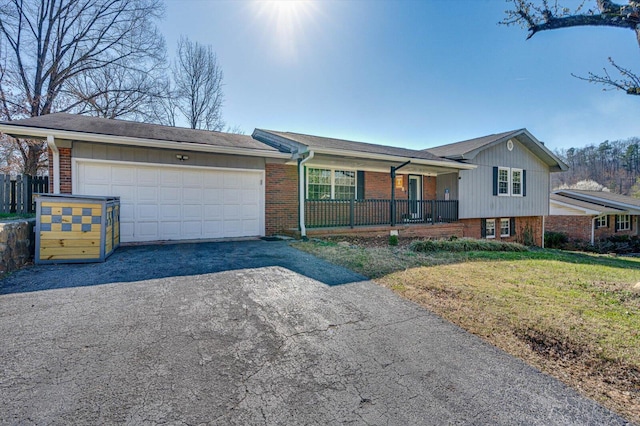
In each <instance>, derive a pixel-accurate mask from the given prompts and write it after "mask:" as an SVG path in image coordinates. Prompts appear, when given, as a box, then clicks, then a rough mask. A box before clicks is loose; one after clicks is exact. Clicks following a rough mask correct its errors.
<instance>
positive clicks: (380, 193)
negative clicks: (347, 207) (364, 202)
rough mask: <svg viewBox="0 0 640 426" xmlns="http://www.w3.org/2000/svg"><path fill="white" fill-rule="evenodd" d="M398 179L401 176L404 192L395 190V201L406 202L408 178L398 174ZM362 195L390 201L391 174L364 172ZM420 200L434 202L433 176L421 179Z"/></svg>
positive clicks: (434, 182) (407, 197)
mask: <svg viewBox="0 0 640 426" xmlns="http://www.w3.org/2000/svg"><path fill="white" fill-rule="evenodd" d="M397 176H398V177H400V176H402V179H403V186H404V190H402V189H399V188H396V199H397V200H407V199H409V176H408V175H401V174H398V175H397ZM364 195H365V198H366V199H368V200H370V199H382V200H390V199H391V173H381V172H364ZM422 199H423V200H435V199H436V178H435V177H433V176H424V177H423V178H422Z"/></svg>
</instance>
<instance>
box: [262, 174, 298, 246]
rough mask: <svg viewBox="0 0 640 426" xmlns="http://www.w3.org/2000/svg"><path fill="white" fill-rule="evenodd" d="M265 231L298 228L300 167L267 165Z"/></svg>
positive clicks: (276, 231)
mask: <svg viewBox="0 0 640 426" xmlns="http://www.w3.org/2000/svg"><path fill="white" fill-rule="evenodd" d="M265 188H266V190H265V233H266V235H274V234H279V233H282V232H285V231H287V230H291V229H295V230H297V229H298V167H297V166H287V165H285V164H266V166H265Z"/></svg>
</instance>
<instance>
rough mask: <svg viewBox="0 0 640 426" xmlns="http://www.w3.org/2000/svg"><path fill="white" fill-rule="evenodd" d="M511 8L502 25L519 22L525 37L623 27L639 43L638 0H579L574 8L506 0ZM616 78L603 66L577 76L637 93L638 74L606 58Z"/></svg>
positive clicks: (545, 0) (549, 1)
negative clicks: (599, 70)
mask: <svg viewBox="0 0 640 426" xmlns="http://www.w3.org/2000/svg"><path fill="white" fill-rule="evenodd" d="M507 1H508V2H509V3H511V4H512V7H511V8H510V9H509V10H507V12H506V13H507V17H506V18H505V19H504V20H503V21H502V23H503V24H506V25H521V26H522V27H524V28H526V29H527V30H528V31H529V35H528V36H527V39H529V38H531V37H533V36H534V35H535V34H537V33H539V32H541V31H548V30H556V29H560V28H570V27H583V26H605V27H614V28H626V29H629V30H631V31H633V32H634V33H635V37H636V40H637V41H638V45H639V46H640V1H637V0H629V1H628V2H627V3H626V4H618V3H614V2H612V1H610V0H583V1H582V2H580V3H579V4H578V6H577V7H576V8H575V9H571V8H568V7H566V6H563V5H562V4H561V3H562V2H561V1H559V0H538V1H529V0H507ZM609 62H610V63H611V65H612V67H613V69H614V70H615V71H616V72H617V73H618V74H619V77H617V78H613V77H611V76H610V74H609V72H608V71H607V70H606V69H605V70H604V74H602V75H599V74H596V73H591V72H590V73H589V74H588V76H587V77H579V76H577V77H578V78H580V79H582V80H586V81H589V82H592V83H598V84H603V85H604V86H605V89H606V88H609V89H619V90H624V91H625V92H627V93H628V94H630V95H640V76H638V75H637V74H634V73H633V72H631V70H630V69H628V68H626V67H623V66H620V65H618V64H616V63H615V62H614V60H613V59H611V58H609Z"/></svg>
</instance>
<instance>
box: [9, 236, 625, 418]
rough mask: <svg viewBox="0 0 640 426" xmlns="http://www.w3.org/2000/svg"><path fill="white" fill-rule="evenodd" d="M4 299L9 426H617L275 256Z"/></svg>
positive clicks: (79, 282)
mask: <svg viewBox="0 0 640 426" xmlns="http://www.w3.org/2000/svg"><path fill="white" fill-rule="evenodd" d="M0 292H1V293H3V294H2V295H0V342H2V343H1V344H0V394H1V395H2V400H1V403H0V423H2V424H103V423H127V424H159V423H163V424H225V425H226V424H233V425H235V424H237V425H241V424H242V425H245V424H292V425H293V424H295V425H302V424H323V425H324V424H343V423H353V424H376V425H378V424H394V425H414V424H422V425H444V424H492V425H493V424H526V425H569V424H579V425H586V424H593V425H606V424H625V422H624V421H623V420H622V419H621V418H619V417H617V416H615V415H614V414H612V413H610V412H609V411H607V410H605V409H604V408H602V407H601V406H599V405H597V404H596V403H594V402H592V401H590V400H587V399H584V398H582V397H580V396H579V395H577V394H576V393H575V392H573V391H572V390H570V389H568V388H567V387H565V386H564V385H562V384H561V383H559V382H558V381H556V380H554V379H552V378H550V377H548V376H546V375H544V374H541V373H540V372H538V371H537V370H534V369H533V368H530V367H528V366H526V365H525V364H523V363H522V362H520V361H518V360H516V359H514V358H512V357H510V356H508V355H506V354H505V353H503V352H501V351H499V350H497V349H495V348H494V347H492V346H490V345H488V344H486V343H484V342H483V341H482V340H480V339H478V338H476V337H474V336H472V335H469V334H468V333H466V332H464V331H462V330H460V329H459V328H457V327H455V326H453V325H451V324H449V323H447V322H445V321H443V320H441V319H440V318H439V317H437V316H435V315H433V314H431V313H430V312H428V311H426V310H424V309H423V308H421V307H419V306H417V305H415V304H413V303H410V302H407V301H405V300H403V299H401V298H399V297H397V296H395V295H394V294H393V293H391V292H390V291H388V290H386V289H384V288H382V287H379V286H377V285H376V284H374V283H372V282H370V281H366V280H365V279H364V278H363V277H361V276H359V275H356V274H354V273H352V272H350V271H347V270H345V269H343V268H340V267H337V266H334V265H331V264H328V263H326V262H323V261H321V260H318V259H316V258H314V257H312V256H310V255H308V254H305V253H302V252H299V251H297V250H296V249H293V248H291V247H289V246H288V245H287V243H286V242H282V241H279V242H267V241H245V242H233V243H231V242H229V243H202V244H176V245H157V246H139V247H124V248H120V249H118V250H117V251H116V253H114V254H113V255H112V256H111V257H110V258H109V259H108V261H107V262H105V263H102V264H86V265H59V266H57V265H47V266H32V267H29V268H26V269H24V270H21V271H19V272H16V273H14V274H12V275H11V276H9V277H7V278H5V279H4V280H2V281H0Z"/></svg>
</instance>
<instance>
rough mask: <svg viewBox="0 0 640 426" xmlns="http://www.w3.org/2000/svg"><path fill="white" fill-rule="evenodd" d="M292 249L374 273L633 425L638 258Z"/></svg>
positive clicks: (638, 379)
mask: <svg viewBox="0 0 640 426" xmlns="http://www.w3.org/2000/svg"><path fill="white" fill-rule="evenodd" d="M295 247H297V248H299V249H301V250H304V251H307V252H310V253H313V254H315V255H317V256H319V257H322V258H324V259H326V260H329V261H331V262H333V263H337V264H340V265H342V266H346V267H348V268H350V269H352V270H354V271H356V272H359V273H361V274H363V275H365V276H369V277H371V278H373V279H375V280H376V282H378V283H379V284H381V285H384V286H386V287H388V288H390V289H392V290H393V291H395V292H396V293H398V294H400V295H402V296H403V297H406V298H408V299H410V300H413V301H415V302H417V303H420V304H421V305H422V306H424V307H426V308H428V309H429V310H431V311H433V312H435V313H437V314H438V315H440V316H442V317H443V318H446V319H447V320H449V321H452V322H453V323H455V324H457V325H459V326H461V327H462V328H464V329H466V330H468V331H469V332H471V333H474V334H476V335H479V336H481V337H483V338H484V339H486V340H487V341H489V342H491V343H492V344H494V345H495V346H497V347H499V348H501V349H503V350H505V351H506V352H508V353H510V354H512V355H515V356H517V357H519V358H522V359H524V360H525V361H527V362H528V363H530V364H531V365H533V366H535V367H537V368H539V369H540V370H542V371H544V372H546V373H548V374H550V375H552V376H555V377H556V378H558V379H560V380H562V381H563V382H565V383H567V384H569V385H570V386H572V387H574V388H576V389H577V390H579V391H580V392H581V393H583V394H585V395H587V396H589V397H591V398H594V399H595V400H597V401H599V402H600V403H602V404H603V405H605V406H607V407H608V408H610V409H613V410H615V411H617V412H618V413H620V414H622V415H624V416H625V417H627V418H628V419H629V420H631V421H633V422H635V423H639V424H640V292H638V291H637V290H634V288H633V287H634V285H635V284H636V283H638V282H640V260H638V259H632V258H621V257H609V256H595V255H588V254H582V253H569V252H560V251H554V250H539V251H530V252H525V253H511V252H508V253H503V252H464V253H450V252H430V253H416V252H413V251H411V250H409V249H408V248H407V247H404V248H391V247H384V246H377V247H375V246H371V247H364V246H362V245H358V246H354V245H348V244H346V243H341V244H336V243H335V242H320V241H312V242H307V243H296V244H295Z"/></svg>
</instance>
